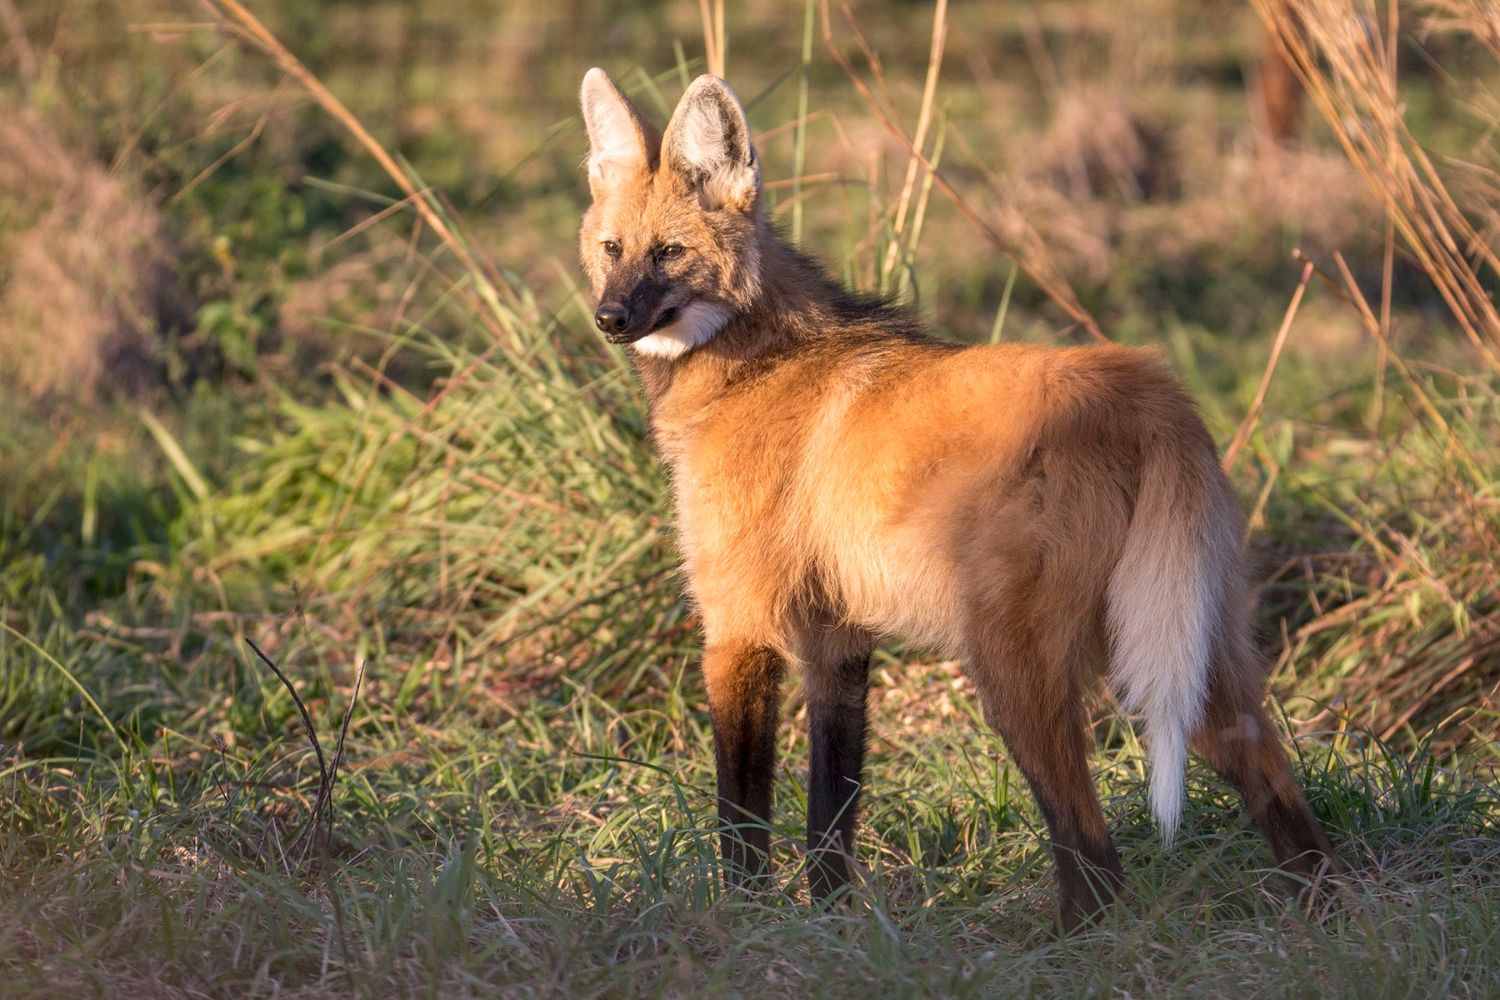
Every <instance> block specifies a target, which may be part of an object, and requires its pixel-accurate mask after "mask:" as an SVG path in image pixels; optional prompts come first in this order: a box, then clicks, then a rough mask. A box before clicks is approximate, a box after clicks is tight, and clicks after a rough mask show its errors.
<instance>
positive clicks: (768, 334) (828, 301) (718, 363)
mask: <svg viewBox="0 0 1500 1000" xmlns="http://www.w3.org/2000/svg"><path fill="white" fill-rule="evenodd" d="M758 236H759V240H758V247H757V249H758V252H759V254H760V281H759V289H758V292H757V294H756V295H755V296H754V298H753V299H752V300H751V303H750V305H749V306H748V307H746V308H744V309H742V310H740V311H739V312H738V313H736V314H735V315H734V316H733V317H732V318H731V319H730V320H729V321H728V322H727V323H726V324H725V325H724V326H723V328H722V329H720V330H719V332H718V333H717V334H716V335H715V336H714V337H713V338H712V339H710V340H709V341H708V342H706V343H704V344H702V345H701V346H698V347H696V348H694V349H693V350H691V351H688V352H686V353H684V354H683V355H681V356H680V357H677V358H673V359H665V358H660V357H651V356H648V355H644V354H637V355H636V368H637V370H638V371H639V372H640V376H641V382H642V385H643V387H644V388H645V390H646V397H647V401H648V402H649V403H650V405H651V406H652V408H653V409H654V408H656V407H657V406H658V404H659V403H660V402H661V401H662V400H663V398H664V397H665V396H666V395H667V394H668V393H669V392H672V390H673V387H674V386H684V385H686V384H690V385H691V386H692V387H693V392H694V394H695V395H698V394H701V393H712V392H713V390H714V388H715V387H722V386H727V385H729V384H730V383H732V382H734V381H736V380H738V379H739V378H742V377H743V376H744V375H745V373H746V371H747V370H749V369H760V368H764V367H765V366H766V365H767V364H775V363H778V362H782V363H784V362H789V361H793V360H794V359H795V358H796V357H797V356H798V354H799V349H802V348H807V347H811V346H815V345H819V344H826V343H828V342H829V341H832V340H836V339H840V338H847V337H860V338H861V339H867V338H872V337H882V336H896V337H903V338H909V337H913V336H919V335H920V330H919V326H918V324H917V322H916V321H915V319H914V318H913V317H911V316H910V315H909V314H908V313H907V312H905V311H904V310H901V309H897V308H894V307H892V306H889V305H887V304H885V303H884V302H881V301H880V300H877V299H873V298H870V297H867V296H862V295H858V294H856V293H853V292H850V291H848V290H847V289H845V288H844V287H843V286H841V285H840V284H839V283H838V282H837V281H835V280H834V279H833V278H832V277H831V276H830V275H829V274H828V272H827V271H826V270H824V268H823V266H822V264H821V263H819V262H818V261H817V260H815V259H814V258H812V257H809V256H807V255H806V254H803V253H801V252H800V251H798V250H796V249H794V248H793V247H791V246H789V245H788V244H787V243H785V242H784V241H783V240H782V239H781V238H780V236H778V235H777V234H776V232H775V231H774V230H773V229H772V228H771V227H770V226H768V225H765V224H762V225H761V226H760V228H759V234H758Z"/></svg>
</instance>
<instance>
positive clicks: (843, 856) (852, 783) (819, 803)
mask: <svg viewBox="0 0 1500 1000" xmlns="http://www.w3.org/2000/svg"><path fill="white" fill-rule="evenodd" d="M869 673H870V670H869V658H868V657H860V658H859V659H855V660H848V661H846V662H843V663H840V664H837V665H836V666H831V667H819V666H813V667H809V668H808V671H807V713H808V720H809V723H810V727H811V730H812V773H811V777H810V778H809V781H808V784H807V851H808V858H809V864H808V869H807V878H808V885H809V887H810V888H811V890H812V897H813V899H814V900H816V901H819V902H821V901H824V900H827V899H829V898H830V897H832V896H834V895H835V894H837V893H839V892H840V891H841V890H843V888H844V887H845V886H847V885H848V884H849V872H850V860H851V858H852V857H853V854H854V825H855V821H856V818H857V813H858V808H859V791H860V782H861V781H862V778H863V771H864V764H865V716H866V713H865V692H866V690H867V689H868V687H869Z"/></svg>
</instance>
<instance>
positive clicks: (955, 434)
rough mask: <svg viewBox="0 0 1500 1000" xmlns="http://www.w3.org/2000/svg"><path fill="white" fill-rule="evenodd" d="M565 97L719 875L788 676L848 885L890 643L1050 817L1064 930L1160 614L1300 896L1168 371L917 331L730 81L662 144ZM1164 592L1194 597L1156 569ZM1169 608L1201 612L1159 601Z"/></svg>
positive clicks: (600, 90) (742, 850)
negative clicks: (792, 194) (851, 287)
mask: <svg viewBox="0 0 1500 1000" xmlns="http://www.w3.org/2000/svg"><path fill="white" fill-rule="evenodd" d="M583 97H584V107H585V118H586V119H587V121H588V124H589V129H590V138H591V141H592V144H593V155H592V157H591V161H590V176H591V182H592V186H593V190H594V204H593V205H592V206H591V207H590V209H589V210H588V212H587V214H586V215H585V217H584V223H583V228H582V233H581V237H580V243H581V250H582V257H583V262H584V265H585V267H586V269H587V271H588V273H589V276H590V278H591V280H592V282H593V285H594V288H595V291H596V293H598V294H599V296H600V299H601V307H600V317H599V323H600V326H601V328H603V329H605V330H606V331H607V332H608V333H609V334H610V336H611V337H612V339H616V340H618V341H621V342H631V343H633V344H634V345H635V346H633V347H632V349H631V350H632V353H633V354H634V356H635V357H634V360H635V361H636V365H637V369H638V371H639V374H640V377H641V380H642V383H643V385H644V388H645V391H646V393H647V396H648V398H649V401H650V405H651V426H652V434H653V437H654V440H655V443H656V445H657V446H658V448H659V449H660V451H661V454H662V456H663V457H664V459H665V460H666V461H667V463H668V465H669V466H670V469H671V474H672V485H673V492H674V496H675V500H676V513H677V529H678V536H679V540H680V544H681V547H682V552H683V557H684V565H685V569H686V576H687V583H688V590H689V592H690V594H691V596H692V598H693V600H694V601H695V602H696V604H697V606H698V607H699V609H700V610H701V613H702V618H703V629H704V638H705V642H706V650H705V654H704V663H703V669H704V680H705V686H706V688H707V693H708V700H709V705H710V709H711V711H712V714H713V719H714V728H715V742H716V754H717V761H718V768H719V795H720V804H721V815H722V817H723V819H724V822H725V824H726V834H725V856H726V859H727V860H728V861H729V862H730V864H731V869H730V870H731V872H732V873H736V874H735V875H734V876H733V877H736V878H745V879H749V880H752V881H753V880H755V879H757V878H758V877H759V876H760V875H761V874H763V873H764V872H765V870H766V869H765V865H766V858H765V854H766V849H767V843H768V839H767V831H766V829H765V827H764V820H765V818H766V815H767V813H768V811H769V809H770V802H771V795H770V788H771V775H772V770H773V764H774V742H773V739H772V734H773V733H774V729H775V725H776V718H777V707H778V704H779V688H780V682H781V678H782V674H783V672H784V670H785V668H786V666H788V665H791V666H794V667H796V668H797V669H799V670H800V671H801V672H802V675H803V678H804V682H805V685H806V689H807V695H808V703H809V714H810V717H811V719H812V727H813V733H812V738H813V768H812V778H811V781H810V784H809V789H810V800H811V804H810V811H809V827H808V834H809V846H810V849H811V851H812V852H813V854H812V863H811V866H810V877H811V880H812V887H813V890H814V894H815V895H816V896H818V897H820V898H821V897H823V896H827V895H830V894H833V893H835V892H837V891H838V890H839V888H840V887H841V886H842V885H843V884H844V883H845V882H846V881H847V880H848V877H849V864H848V861H849V853H850V850H851V846H852V836H853V830H854V811H855V806H856V804H857V792H858V787H859V781H860V778H861V773H860V772H861V767H862V763H863V754H864V741H865V706H864V700H865V688H866V682H867V677H866V674H867V669H866V664H867V659H868V656H869V653H870V652H871V650H872V649H873V647H874V645H875V643H876V642H877V641H878V640H879V639H881V638H882V637H885V636H900V637H903V638H906V639H909V640H915V641H918V642H921V643H925V644H928V645H930V646H933V647H936V648H938V649H941V650H943V651H946V652H948V653H951V654H953V655H957V656H961V657H963V658H964V659H965V661H966V664H967V667H968V671H969V674H970V676H971V677H972V678H973V680H974V684H975V687H976V690H977V692H978V694H979V697H980V699H981V701H982V703H983V707H984V710H985V714H986V716H987V718H988V719H989V720H990V722H991V723H992V724H993V725H994V726H995V727H996V728H997V729H998V730H999V732H1000V733H1001V735H1002V737H1003V738H1004V739H1005V741H1006V744H1007V745H1008V747H1009V749H1010V751H1011V753H1012V755H1013V757H1014V758H1015V760H1016V762H1017V764H1018V765H1019V767H1020V768H1021V770H1022V771H1023V773H1024V774H1025V775H1026V777H1027V779H1028V781H1029V782H1030V784H1031V786H1032V788H1033V790H1034V791H1035V793H1036V795H1037V798H1038V801H1039V802H1040V804H1041V807H1042V809H1043V812H1044V813H1045V815H1046V818H1047V822H1048V824H1049V828H1050V830H1051V834H1052V839H1053V842H1054V848H1055V851H1056V856H1057V862H1058V869H1059V880H1060V888H1061V897H1062V918H1063V922H1064V925H1065V926H1069V927H1071V926H1073V925H1075V924H1077V923H1078V922H1080V921H1081V920H1084V919H1086V918H1087V917H1088V916H1089V915H1090V914H1092V913H1094V912H1095V911H1096V909H1097V907H1098V905H1099V904H1100V903H1101V902H1102V901H1104V900H1105V899H1107V898H1108V897H1109V896H1110V895H1111V894H1112V892H1113V890H1114V888H1115V886H1116V885H1117V884H1118V882H1119V881H1120V879H1121V878H1122V874H1123V873H1122V871H1121V868H1120V863H1119V860H1118V858H1117V856H1116V854H1115V851H1114V848H1113V846H1112V844H1111V843H1110V838H1109V832H1108V829H1107V827H1106V824H1105V820H1104V816H1103V813H1102V811H1101V809H1100V806H1099V802H1098V798H1097V796H1096V794H1095V792H1094V789H1093V786H1092V783H1091V781H1090V779H1089V773H1088V764H1087V754H1088V750H1089V742H1088V739H1087V735H1086V732H1085V728H1084V726H1085V717H1084V711H1083V705H1084V698H1085V695H1086V694H1087V692H1088V691H1089V690H1090V689H1091V687H1092V686H1093V685H1094V684H1095V683H1096V680H1097V677H1098V675H1099V674H1100V673H1101V672H1102V671H1103V670H1104V669H1105V667H1106V664H1109V663H1111V662H1115V663H1117V664H1118V662H1119V661H1120V659H1121V657H1122V656H1123V655H1124V654H1125V652H1128V651H1124V650H1122V649H1121V648H1119V647H1121V645H1122V644H1126V645H1128V644H1130V643H1132V642H1133V643H1134V644H1135V646H1136V647H1139V648H1138V649H1137V653H1139V651H1140V649H1145V650H1146V651H1147V652H1149V651H1150V650H1151V649H1154V648H1155V647H1153V646H1150V645H1149V643H1148V644H1147V645H1145V646H1142V643H1145V642H1147V640H1151V641H1157V640H1155V639H1153V638H1152V637H1153V636H1156V634H1157V633H1155V632H1152V631H1151V629H1152V628H1153V627H1154V626H1153V624H1152V623H1150V622H1146V623H1144V624H1143V623H1141V622H1139V621H1138V620H1137V619H1141V618H1143V617H1149V615H1150V613H1151V612H1153V611H1157V610H1159V611H1160V612H1161V613H1162V614H1163V615H1166V616H1168V617H1169V618H1170V616H1172V615H1177V614H1180V615H1183V616H1185V617H1184V620H1185V621H1188V619H1191V621H1188V624H1189V625H1193V623H1198V618H1205V620H1204V621H1202V622H1201V623H1198V624H1201V625H1202V628H1199V629H1197V631H1193V630H1192V629H1190V628H1187V626H1186V625H1185V626H1183V627H1184V628H1185V629H1187V631H1185V632H1184V633H1183V634H1185V635H1189V636H1200V637H1201V638H1202V641H1203V643H1204V645H1203V664H1202V668H1201V676H1199V675H1195V674H1193V673H1192V670H1191V669H1189V668H1193V669H1197V668H1195V667H1193V664H1194V663H1195V662H1196V661H1195V660H1193V659H1192V658H1191V657H1188V658H1185V659H1182V662H1183V663H1184V664H1186V666H1185V667H1183V668H1182V670H1183V672H1184V673H1183V676H1184V677H1185V678H1186V680H1185V681H1184V682H1182V683H1183V686H1182V688H1181V690H1182V695H1181V697H1182V698H1183V699H1185V700H1186V701H1185V704H1186V703H1187V702H1191V704H1187V706H1186V708H1184V709H1183V711H1181V712H1179V713H1177V715H1175V716H1173V717H1174V718H1178V717H1179V716H1180V719H1190V720H1192V721H1193V722H1194V723H1195V724H1197V734H1196V736H1195V737H1194V739H1195V744H1196V746H1197V747H1198V748H1199V749H1200V751H1201V752H1203V753H1204V754H1205V756H1206V757H1207V758H1208V759H1209V761H1210V762H1211V763H1212V764H1214V766H1216V767H1217V768H1219V769H1220V770H1221V771H1223V772H1224V773H1225V774H1227V775H1228V776H1230V777H1231V778H1232V779H1233V780H1235V781H1236V782H1237V783H1238V784H1239V786H1240V787H1241V788H1242V789H1243V790H1244V792H1245V795H1246V797H1247V800H1248V801H1249V803H1250V806H1251V808H1252V811H1254V813H1255V815H1256V818H1257V819H1258V820H1259V821H1260V822H1261V825H1262V827H1263V828H1264V829H1265V832H1266V834H1267V836H1268V838H1269V839H1270V841H1271V843H1272V845H1273V847H1274V848H1275V850H1276V854H1277V857H1278V859H1279V860H1280V861H1281V862H1283V863H1284V864H1286V865H1288V866H1289V867H1291V868H1293V869H1295V870H1297V871H1299V872H1301V873H1303V874H1307V875H1311V874H1313V873H1314V872H1316V871H1317V870H1318V868H1319V866H1320V865H1322V864H1324V863H1326V861H1327V859H1328V857H1329V856H1330V853H1331V852H1330V848H1329V845H1328V842H1327V839H1326V837H1325V836H1324V834H1323V831H1322V829H1321V827H1319V826H1318V824H1317V821H1316V820H1315V819H1314V818H1313V817H1312V814H1311V812H1310V811H1309V810H1308V808H1307V805H1306V803H1305V801H1304V800H1303V798H1302V795H1301V793H1300V791H1299V790H1298V789H1297V787H1296V785H1295V783H1294V781H1293V779H1292V776H1291V772H1290V769H1289V768H1288V766H1287V761H1286V757H1285V754H1284V752H1283V751H1282V750H1281V748H1280V746H1279V745H1278V744H1277V742H1276V740H1275V735H1274V733H1275V731H1274V729H1273V728H1272V727H1271V725H1270V723H1269V722H1268V720H1267V719H1266V718H1265V715H1264V713H1263V712H1262V709H1261V707H1260V680H1259V673H1258V670H1257V668H1256V661H1255V659H1254V657H1253V655H1251V651H1250V645H1249V640H1248V637H1247V636H1248V629H1247V626H1246V624H1245V610H1244V603H1245V602H1244V600H1243V598H1244V587H1243V584H1242V583H1241V581H1240V568H1239V535H1240V532H1241V530H1242V528H1243V524H1242V521H1241V519H1240V515H1239V513H1238V510H1237V508H1236V506H1235V503H1234V499H1233V497H1232V495H1231V493H1230V491H1229V488H1228V484H1227V482H1226V481H1225V479H1224V477H1223V475H1222V474H1221V473H1220V472H1219V469H1218V463H1217V457H1216V454H1215V450H1214V446H1213V442H1212V440H1211V438H1210V437H1209V434H1208V432H1207V431H1206V430H1205V428H1204V427H1203V424H1202V421H1201V420H1200V419H1199V417H1198V415H1197V413H1196V411H1195V409H1194V407H1193V404H1192V401H1191V400H1190V399H1189V398H1188V397H1187V395H1186V394H1185V393H1184V392H1183V391H1182V389H1181V387H1180V386H1179V385H1178V384H1177V382H1176V380H1175V379H1174V378H1173V377H1172V376H1171V375H1170V374H1169V373H1168V372H1167V371H1166V369H1165V368H1164V367H1163V366H1162V364H1161V363H1160V361H1159V360H1158V359H1157V358H1156V357H1155V355H1154V354H1152V353H1150V352H1146V351H1139V350H1132V349H1127V348H1123V347H1099V348H1077V349H1065V350H1063V349H1044V348H1039V347H1025V346H1014V345H1002V346H994V347H971V348H962V349H960V348H957V347H955V346H953V345H949V344H944V343H940V342H937V341H934V340H931V339H929V338H927V337H925V336H924V335H923V334H922V332H921V331H920V329H919V328H918V327H917V325H916V323H915V321H914V320H913V319H911V318H910V317H909V316H908V315H906V314H905V313H903V312H900V311H898V310H894V309H891V308H888V307H886V306H884V305H883V304H880V303H877V302H872V301H870V300H867V299H863V298H861V297H858V296H855V295H852V294H850V293H848V292H846V291H845V290H843V289H841V288H839V287H838V286H837V285H836V284H835V283H833V282H832V281H831V280H830V279H828V278H827V277H826V276H825V275H824V273H823V272H822V270H821V269H820V268H818V267H817V266H816V265H815V264H813V263H812V262H811V261H809V260H808V259H807V258H805V257H803V256H802V255H801V254H799V253H798V252H796V251H794V250H792V249H791V248H789V247H788V246H787V245H786V244H784V243H783V242H782V241H781V240H780V239H779V238H778V237H777V236H776V234H775V233H774V231H773V230H772V229H771V227H770V225H769V224H768V223H767V221H766V220H765V218H764V214H763V212H762V211H761V208H760V202H759V197H758V192H759V185H758V180H759V168H758V163H757V162H756V158H755V154H754V151H753V149H752V148H751V147H750V146H749V140H748V129H746V127H745V126H744V121H743V117H742V115H741V113H740V111H739V108H738V105H737V104H736V103H734V99H733V96H732V94H730V92H729V91H728V90H727V87H725V86H724V85H723V84H722V82H720V81H715V80H712V78H700V80H699V81H698V82H696V83H695V84H694V85H693V87H692V88H690V90H689V92H688V94H687V95H685V96H684V98H683V102H682V104H681V105H679V108H678V111H677V113H676V115H674V118H673V122H672V124H670V125H669V126H668V128H667V131H666V137H665V139H664V140H658V134H657V133H656V131H655V129H654V128H652V127H651V126H650V125H649V124H647V123H645V122H644V120H643V119H642V118H641V117H640V115H639V113H638V112H637V111H636V110H635V109H634V108H633V106H631V105H630V104H629V102H628V101H626V100H625V98H624V97H623V96H622V95H620V94H619V92H618V91H617V90H616V89H615V88H614V87H613V84H611V83H609V81H608V80H607V78H605V77H603V75H602V73H599V72H598V71H592V72H591V73H590V76H589V77H588V78H587V79H586V80H585V86H584V95H583ZM658 141H660V142H661V145H660V146H659V147H658V145H657V143H658ZM674 247H680V248H681V250H680V251H677V250H674V249H671V248H674ZM690 309H692V310H693V311H692V312H691V313H690V312H688V310H690ZM690 316H691V317H696V319H697V320H698V321H700V322H698V325H697V326H692V325H691V324H689V323H688V318H689V317H690ZM678 317H681V319H679V320H678V321H677V322H675V323H674V322H672V320H673V319H674V318H678ZM703 317H708V319H707V320H705V319H703ZM710 320H711V322H710ZM657 331H665V333H664V334H661V335H660V336H658V335H657ZM705 331H708V333H707V336H703V334H704V332H705ZM673 337H675V338H676V339H673ZM683 345H687V346H683ZM679 349H680V350H679ZM1158 536H1159V537H1158ZM1158 550H1159V551H1158ZM1122 567H1123V568H1122ZM1142 567H1145V568H1152V570H1153V572H1152V573H1143V570H1142ZM1158 571H1159V572H1158ZM1179 571H1180V573H1181V574H1184V579H1186V580H1187V582H1188V583H1189V584H1192V586H1188V587H1186V589H1184V586H1185V585H1179V584H1180V581H1178V583H1174V582H1173V581H1171V580H1154V579H1150V578H1148V577H1150V576H1152V575H1156V576H1172V575H1173V574H1174V573H1177V572H1179ZM1132 574H1134V575H1132ZM1138 577H1139V578H1140V579H1137V578H1138ZM1174 587H1176V589H1173V588H1174ZM1182 594H1187V595H1188V596H1190V597H1193V600H1194V602H1195V603H1193V604H1192V606H1191V607H1186V606H1184V607H1176V606H1170V601H1169V599H1170V600H1176V599H1177V596H1180V595H1182ZM1195 595H1196V596H1195ZM1163 602H1168V603H1166V604H1164V603H1163ZM1111 614H1113V615H1114V617H1113V618H1111ZM1132 616H1134V617H1132ZM1205 616H1206V617H1205ZM1194 628H1196V625H1194ZM1132 630H1134V631H1132ZM1161 634H1162V635H1163V636H1167V637H1168V638H1170V636H1171V635H1174V634H1176V633H1174V632H1172V631H1171V628H1168V629H1167V630H1166V631H1165V632H1162V633H1161ZM1132 636H1134V638H1131V637H1132ZM1142 636H1144V637H1145V638H1141V637H1142ZM1163 641H1164V640H1163ZM1165 652H1166V653H1168V654H1173V655H1175V653H1174V651H1172V650H1170V649H1168V650H1165ZM1168 658H1169V659H1170V658H1171V657H1170V656H1169V657H1168ZM1137 661H1138V662H1137V663H1136V665H1135V666H1134V667H1132V668H1131V669H1132V670H1134V671H1135V673H1134V674H1132V675H1131V677H1130V678H1127V680H1129V681H1130V682H1131V683H1139V684H1141V685H1142V688H1141V690H1146V689H1147V688H1150V687H1151V685H1157V684H1159V685H1160V686H1161V690H1162V691H1165V692H1166V695H1162V694H1160V693H1158V694H1157V695H1155V696H1154V697H1155V698H1156V700H1155V701H1154V702H1151V704H1153V705H1156V706H1157V710H1158V711H1162V710H1163V709H1162V706H1163V705H1164V706H1166V708H1165V710H1166V711H1167V714H1169V715H1171V714H1172V713H1173V712H1176V709H1175V708H1174V707H1173V702H1172V699H1173V698H1174V697H1175V694H1174V692H1175V691H1176V690H1177V688H1174V687H1172V685H1173V684H1177V683H1178V681H1176V680H1174V679H1173V678H1171V677H1162V678H1157V677H1155V676H1152V675H1151V671H1152V669H1154V668H1152V667H1151V666H1150V664H1149V662H1148V661H1140V658H1139V656H1138V657H1137ZM1141 662H1146V663H1147V665H1146V666H1144V667H1143V666H1142V665H1141ZM1164 669H1165V668H1164ZM1148 693H1149V692H1148ZM1180 719H1179V721H1180ZM1200 720H1201V724H1200ZM1151 722H1154V720H1150V719H1148V724H1149V723H1151ZM1161 732H1163V733H1169V728H1163V729H1162V730H1161ZM1148 738H1149V734H1148ZM1161 739H1162V741H1163V743H1166V742H1169V740H1167V739H1166V737H1162V738H1161ZM1185 739H1186V736H1185V734H1184V735H1183V737H1182V742H1185ZM1179 770H1180V769H1179ZM1179 780H1180V779H1179ZM1167 790H1168V792H1170V791H1171V789H1170V787H1169V786H1168V787H1167Z"/></svg>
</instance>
